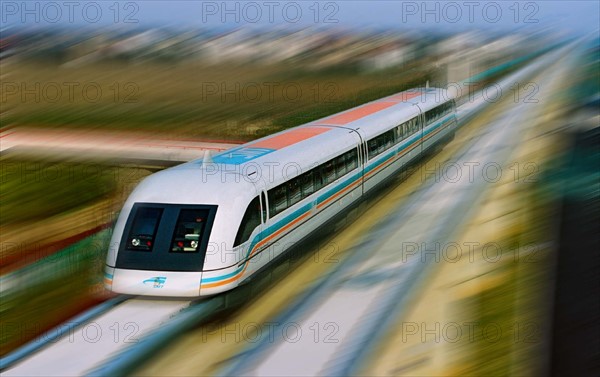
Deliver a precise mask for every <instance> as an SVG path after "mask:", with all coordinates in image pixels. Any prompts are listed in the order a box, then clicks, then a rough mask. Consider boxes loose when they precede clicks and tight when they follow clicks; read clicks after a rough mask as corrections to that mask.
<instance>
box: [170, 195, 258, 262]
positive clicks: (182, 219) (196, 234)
mask: <svg viewBox="0 0 600 377" xmlns="http://www.w3.org/2000/svg"><path fill="white" fill-rule="evenodd" d="M256 199H258V196H257V197H256ZM259 207H260V204H259ZM257 213H258V216H259V219H258V221H259V223H260V208H259V210H258V211H257ZM207 218H208V210H205V209H202V210H198V209H182V210H181V212H179V217H178V218H177V224H176V225H175V233H174V234H173V240H172V241H171V251H170V252H171V253H197V252H198V245H199V244H200V241H202V233H203V230H204V226H205V224H206V219H207Z"/></svg>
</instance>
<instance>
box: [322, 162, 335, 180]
mask: <svg viewBox="0 0 600 377" xmlns="http://www.w3.org/2000/svg"><path fill="white" fill-rule="evenodd" d="M323 175H324V182H323V183H324V184H325V185H328V184H330V183H331V182H333V181H335V178H336V176H335V163H334V160H329V161H327V162H326V163H325V166H324V167H323Z"/></svg>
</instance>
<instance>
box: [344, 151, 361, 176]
mask: <svg viewBox="0 0 600 377" xmlns="http://www.w3.org/2000/svg"><path fill="white" fill-rule="evenodd" d="M346 166H347V171H348V172H351V171H352V170H354V169H356V168H357V167H358V152H357V151H356V149H353V150H351V151H350V152H348V153H346Z"/></svg>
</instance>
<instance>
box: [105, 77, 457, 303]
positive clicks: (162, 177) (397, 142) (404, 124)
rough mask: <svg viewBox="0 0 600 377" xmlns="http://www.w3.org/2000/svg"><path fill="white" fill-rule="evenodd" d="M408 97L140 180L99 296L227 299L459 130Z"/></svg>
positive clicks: (446, 109) (437, 96)
mask: <svg viewBox="0 0 600 377" xmlns="http://www.w3.org/2000/svg"><path fill="white" fill-rule="evenodd" d="M456 126H457V124H456V117H455V108H454V101H453V100H452V98H448V93H447V92H446V90H444V89H436V88H426V89H413V90H410V91H407V92H402V93H399V94H396V95H392V96H389V97H386V98H383V99H380V100H377V101H374V102H370V103H367V104H365V105H362V106H359V107H356V108H353V109H350V110H347V111H344V112H342V113H339V114H335V115H332V116H329V117H326V118H323V119H319V120H317V121H314V122H311V123H308V124H306V125H302V126H299V127H295V128H292V129H289V130H286V131H282V132H279V133H277V134H274V135H271V136H268V137H265V138H262V139H259V140H256V141H253V142H250V143H247V144H244V145H242V146H240V147H237V148H234V149H231V150H229V151H225V152H222V153H220V154H218V155H216V156H213V157H212V159H211V161H207V160H206V159H201V160H194V161H191V162H188V163H185V164H182V165H179V166H176V167H174V168H170V169H166V170H164V171H161V172H158V173H156V174H153V175H151V176H149V177H148V178H146V179H145V180H144V181H143V182H142V183H140V184H139V185H138V187H137V188H136V189H135V190H134V192H133V193H132V194H131V195H130V197H129V198H128V200H127V201H126V203H125V205H124V207H123V209H122V211H121V213H120V216H119V219H118V221H117V223H116V225H115V227H114V231H113V236H112V240H111V246H110V249H109V252H108V256H107V262H106V268H105V279H104V281H105V286H106V287H107V288H108V289H110V290H112V291H114V292H117V293H124V294H133V295H152V296H177V297H195V296H204V295H213V294H216V293H220V292H223V291H227V290H230V289H232V288H235V287H236V286H238V285H239V284H240V283H242V282H243V281H245V280H247V279H248V278H249V277H250V276H252V275H253V274H254V273H256V271H258V270H259V269H260V268H262V267H264V266H266V265H267V264H268V263H269V262H270V261H272V260H273V259H274V258H275V257H277V256H279V255H280V254H281V253H283V252H284V251H285V250H287V249H289V247H291V246H292V245H294V244H295V243H297V242H298V241H300V240H301V239H303V238H304V237H306V236H307V235H309V234H310V233H312V232H313V231H315V230H316V229H317V228H319V227H320V226H322V225H323V224H325V223H327V222H328V221H329V220H331V219H332V218H333V217H334V216H335V215H337V214H339V213H340V212H342V211H344V210H346V209H348V208H349V207H351V206H353V205H355V203H356V202H357V201H358V200H360V199H361V197H362V196H363V195H364V194H365V193H366V192H368V191H369V190H371V189H372V188H374V187H375V186H377V185H378V184H379V183H381V182H382V181H384V180H385V179H386V178H388V177H390V176H391V175H393V174H394V173H395V172H397V171H398V170H400V169H401V168H402V167H403V166H404V165H406V164H408V163H409V162H410V161H411V160H413V159H414V158H415V157H417V156H419V155H420V154H422V153H423V152H424V151H425V150H427V149H429V148H431V147H432V146H433V145H434V144H436V143H438V142H440V141H441V140H444V139H447V138H449V137H451V136H452V135H453V134H454V132H455V129H456Z"/></svg>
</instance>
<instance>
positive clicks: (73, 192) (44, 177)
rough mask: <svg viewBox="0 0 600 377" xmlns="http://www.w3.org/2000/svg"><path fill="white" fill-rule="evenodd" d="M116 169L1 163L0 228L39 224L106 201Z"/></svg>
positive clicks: (5, 160) (14, 161)
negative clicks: (93, 203)
mask: <svg viewBox="0 0 600 377" xmlns="http://www.w3.org/2000/svg"><path fill="white" fill-rule="evenodd" d="M116 174H117V168H114V167H110V166H101V165H91V164H82V163H73V162H42V161H32V160H18V159H14V158H2V159H0V192H1V193H2V201H1V204H0V224H2V225H7V224H14V223H21V222H27V221H38V220H40V219H44V218H47V217H51V216H53V215H56V214H58V213H62V212H66V211H69V210H72V209H74V208H77V207H79V206H82V205H85V204H89V203H91V202H93V201H95V200H98V199H101V198H107V197H108V196H109V195H111V194H112V193H114V191H115V189H116V188H117V180H116Z"/></svg>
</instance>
